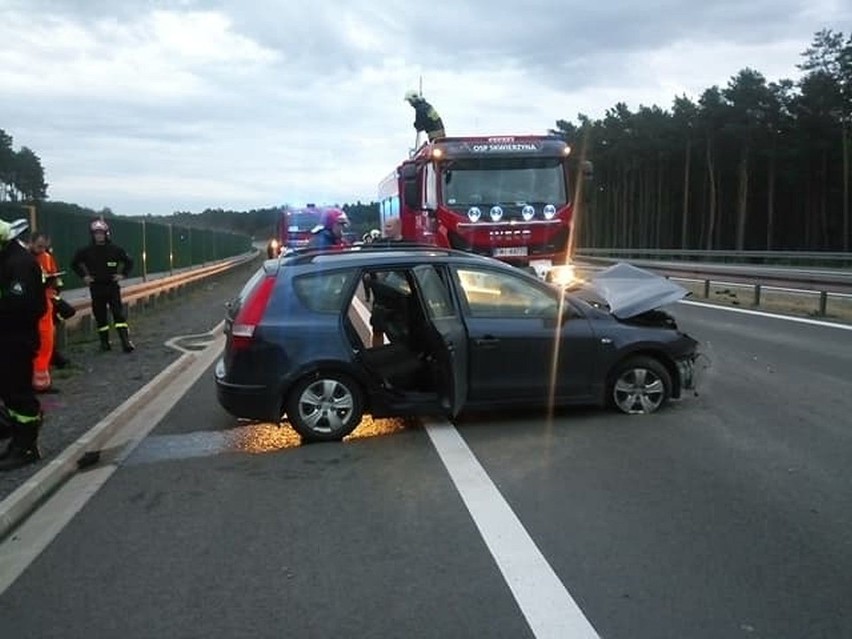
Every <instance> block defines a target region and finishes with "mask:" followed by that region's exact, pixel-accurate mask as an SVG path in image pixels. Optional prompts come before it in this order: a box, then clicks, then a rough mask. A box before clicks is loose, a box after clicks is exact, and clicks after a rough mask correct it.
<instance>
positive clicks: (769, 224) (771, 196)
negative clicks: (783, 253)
mask: <svg viewBox="0 0 852 639" xmlns="http://www.w3.org/2000/svg"><path fill="white" fill-rule="evenodd" d="M774 233H775V150H774V149H773V150H772V151H771V152H770V155H769V170H768V174H767V178H766V250H767V251H771V250H772V239H773V235H774Z"/></svg>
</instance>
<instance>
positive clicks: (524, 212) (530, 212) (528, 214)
mask: <svg viewBox="0 0 852 639" xmlns="http://www.w3.org/2000/svg"><path fill="white" fill-rule="evenodd" d="M521 217H522V218H524V221H525V222H529V221H530V220H531V219H533V218H534V217H535V208H534V207H532V206H530V205H529V204H527V205H526V206H525V207H524V208H522V209H521Z"/></svg>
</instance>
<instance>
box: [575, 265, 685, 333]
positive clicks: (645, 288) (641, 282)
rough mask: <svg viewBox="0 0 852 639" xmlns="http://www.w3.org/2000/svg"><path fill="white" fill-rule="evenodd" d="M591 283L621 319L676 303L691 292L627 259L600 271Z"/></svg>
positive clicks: (593, 288) (614, 313) (613, 312)
mask: <svg viewBox="0 0 852 639" xmlns="http://www.w3.org/2000/svg"><path fill="white" fill-rule="evenodd" d="M589 286H590V288H591V289H592V290H593V291H594V292H595V293H596V294H597V295H598V296H600V297H601V298H602V299H603V300H604V301H605V302H606V303H607V305H608V306H609V310H610V313H612V314H613V315H614V316H615V317H617V318H618V319H629V318H631V317H636V316H637V315H641V314H642V313H647V312H648V311H652V310H654V309H655V308H659V307H660V306H665V305H667V304H674V303H675V302H677V301H680V300H682V299H683V298H684V297H686V296H687V295H689V294H690V292H689V291H687V290H686V289H685V288H683V287H682V286H680V285H678V284H675V283H674V282H672V281H670V280H667V279H666V278H664V277H661V276H659V275H655V274H654V273H651V272H649V271H645V270H642V269H641V268H637V267H635V266H633V265H631V264H627V263H625V262H620V263H618V264H615V265H614V266H610V267H609V268H607V269H604V270H603V271H600V272H598V273H597V274H595V276H594V277H592V278H591V280H589Z"/></svg>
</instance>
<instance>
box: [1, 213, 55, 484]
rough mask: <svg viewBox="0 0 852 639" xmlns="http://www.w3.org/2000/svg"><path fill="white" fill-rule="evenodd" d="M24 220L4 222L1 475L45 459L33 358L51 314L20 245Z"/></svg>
mask: <svg viewBox="0 0 852 639" xmlns="http://www.w3.org/2000/svg"><path fill="white" fill-rule="evenodd" d="M28 230H29V225H28V224H27V221H26V220H24V219H20V220H15V221H14V222H11V223H10V222H4V221H2V220H0V352H2V353H3V364H2V366H0V400H2V401H3V405H2V406H0V439H10V440H11V441H10V442H9V445H8V447H7V448H6V450H5V451H4V452H3V453H2V454H0V470H14V469H15V468H19V467H21V466H25V465H27V464H31V463H33V462H35V461H37V460H38V459H40V458H41V454H40V453H39V450H38V435H39V430H40V429H41V420H42V417H41V405H40V404H39V401H38V398H37V397H36V395H35V391H34V390H33V387H32V383H33V379H32V378H33V358H34V357H35V354H36V352H37V351H38V345H39V333H38V325H39V320H40V319H41V317H42V316H43V315H44V313H45V311H46V310H47V300H46V298H45V292H44V282H43V280H42V273H41V267H40V266H39V264H38V262H37V261H36V259H35V258H34V257H33V256H32V254H30V252H29V249H28V248H27V247H26V246H25V245H24V244H23V242H22V241H21V236H22V235H24V233H26V232H27V231H28Z"/></svg>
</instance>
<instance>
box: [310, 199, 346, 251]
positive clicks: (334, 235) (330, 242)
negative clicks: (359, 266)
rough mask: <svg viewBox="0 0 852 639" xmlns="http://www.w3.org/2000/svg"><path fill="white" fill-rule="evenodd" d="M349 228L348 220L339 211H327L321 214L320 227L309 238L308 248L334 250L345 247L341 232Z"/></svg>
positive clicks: (343, 213) (342, 212)
mask: <svg viewBox="0 0 852 639" xmlns="http://www.w3.org/2000/svg"><path fill="white" fill-rule="evenodd" d="M348 226H349V218H348V217H347V215H346V213H345V212H344V211H341V210H340V209H328V210H327V211H325V213H323V216H322V226H321V227H319V228H318V229H316V231H315V232H314V236H313V238H311V243H310V247H311V248H318V249H327V248H335V247H341V246H345V245H346V241H345V240H344V238H343V231H344V229H346V227H348Z"/></svg>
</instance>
